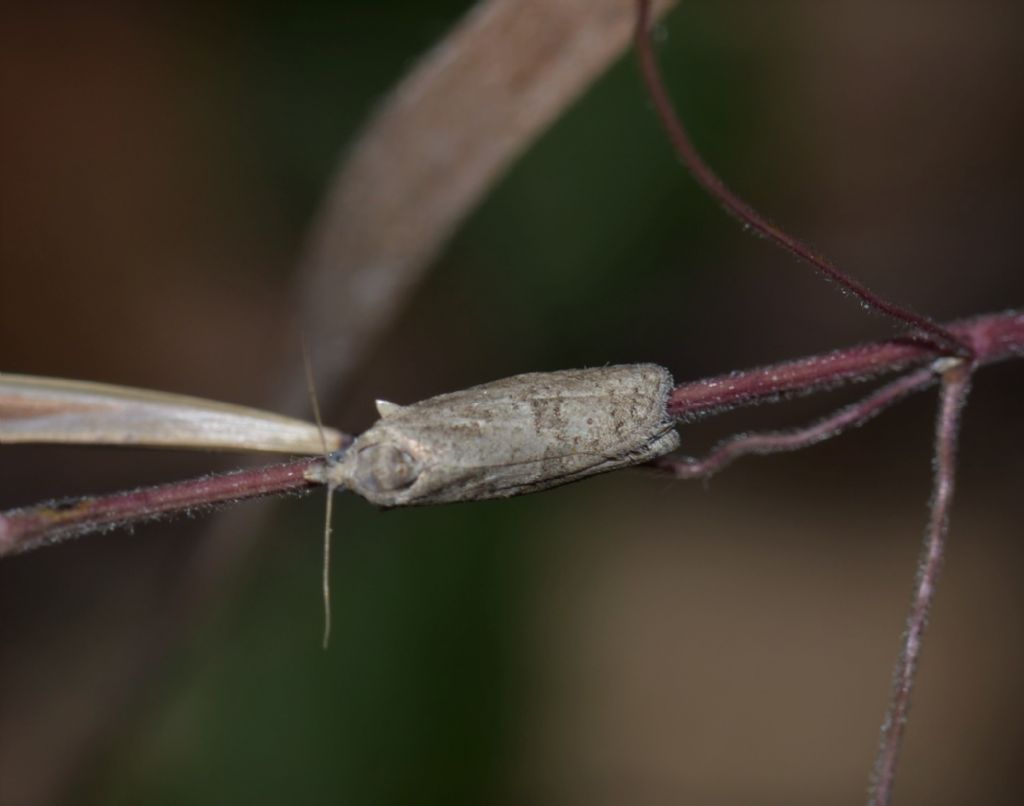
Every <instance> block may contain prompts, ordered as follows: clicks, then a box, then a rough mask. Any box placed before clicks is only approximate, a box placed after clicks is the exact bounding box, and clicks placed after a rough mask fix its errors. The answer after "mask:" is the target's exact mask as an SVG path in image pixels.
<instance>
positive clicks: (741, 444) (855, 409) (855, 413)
mask: <svg viewBox="0 0 1024 806" xmlns="http://www.w3.org/2000/svg"><path fill="white" fill-rule="evenodd" d="M935 381H936V374H935V371H934V370H933V369H931V367H926V368H924V369H918V370H915V371H914V372H911V373H909V374H907V375H904V376H903V377H901V378H899V379H898V380H895V381H893V382H892V383H888V384H886V385H885V386H883V387H882V388H881V389H878V390H877V391H875V392H874V393H872V394H870V395H868V396H867V397H866V398H864V399H863V400H858V401H857V402H856V403H851V404H850V405H849V406H844V407H843V408H841V409H839V410H838V411H837V412H835V413H833V414H830V415H828V416H827V417H824V418H822V419H820V420H818V421H817V422H815V423H812V424H811V425H809V426H805V427H803V428H796V429H792V430H789V431H766V432H761V433H753V434H737V435H736V436H733V437H730V438H729V439H726V440H725V441H723V442H721V443H719V444H718V445H716V446H715V447H714V448H713V449H712V450H711V452H710V453H709V454H708V455H707V456H705V457H704V458H702V459H697V458H694V457H683V458H679V457H673V456H664V457H662V458H660V459H656V460H654V461H653V462H652V463H651V466H652V467H654V468H656V469H658V470H663V471H667V472H669V473H672V474H673V475H674V476H675V477H676V478H677V479H694V478H707V477H708V476H711V475H713V474H715V473H717V472H718V471H719V470H721V469H722V468H724V467H725V466H726V465H728V464H729V463H731V462H732V461H733V460H735V459H738V458H740V457H741V456H749V455H751V454H768V453H782V452H784V451H797V450H800V449H801V448H807V447H810V446H811V445H815V444H817V443H818V442H823V441H824V440H826V439H831V438H832V437H834V436H838V435H839V434H841V433H842V432H843V431H846V430H847V429H849V428H854V427H856V426H860V425H863V424H864V423H866V422H867V421H868V420H870V419H872V418H874V417H876V416H877V415H879V414H881V413H882V412H883V411H884V410H885V409H887V408H888V407H889V406H891V405H893V404H894V403H897V402H899V401H900V400H902V399H903V398H905V397H907V396H908V395H910V394H912V393H914V392H919V391H921V390H922V389H926V388H927V387H929V386H931V385H932V384H933V383H935Z"/></svg>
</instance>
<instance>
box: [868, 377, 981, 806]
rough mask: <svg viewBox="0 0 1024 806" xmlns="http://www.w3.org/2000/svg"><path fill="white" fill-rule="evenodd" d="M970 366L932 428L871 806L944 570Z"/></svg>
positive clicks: (897, 735)
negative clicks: (919, 536) (916, 558)
mask: <svg viewBox="0 0 1024 806" xmlns="http://www.w3.org/2000/svg"><path fill="white" fill-rule="evenodd" d="M971 369H972V368H971V366H970V365H969V364H966V363H964V364H961V365H959V366H957V367H954V368H953V369H950V370H948V371H947V372H945V373H944V375H943V379H942V395H941V403H940V406H939V416H938V421H937V423H936V427H935V483H934V492H933V494H932V501H931V512H930V516H929V519H928V528H927V530H926V532H925V541H924V548H923V549H922V552H921V559H920V562H919V564H918V570H917V584H916V586H915V589H914V598H913V601H912V603H911V605H910V614H909V616H908V617H907V629H906V632H905V633H904V635H903V646H902V648H901V650H900V656H899V659H898V660H897V661H896V668H895V669H894V671H893V681H892V693H891V695H890V698H889V707H888V709H887V710H886V714H885V719H884V720H883V722H882V738H881V742H880V744H879V748H878V756H877V758H876V760H875V766H874V770H873V774H872V782H871V790H870V794H869V796H868V803H869V804H870V806H885V804H888V803H889V802H890V800H891V799H892V790H893V782H894V780H895V776H896V767H897V764H898V761H899V753H900V747H901V745H902V743H903V734H904V730H905V728H906V723H907V714H908V713H909V711H910V696H911V693H912V691H913V687H914V674H915V672H916V671H917V664H918V661H919V660H920V657H921V639H922V638H923V636H924V630H925V627H926V626H927V624H928V614H929V613H930V612H931V608H932V602H933V601H934V599H935V587H936V584H937V583H938V579H939V573H940V571H941V570H942V559H943V554H944V552H945V545H946V534H947V532H948V531H949V511H950V507H951V506H952V503H953V487H954V480H955V476H956V446H957V437H958V436H959V432H960V413H961V411H963V407H964V403H965V401H966V400H967V393H968V391H969V389H970V382H971Z"/></svg>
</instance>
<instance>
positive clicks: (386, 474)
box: [350, 441, 422, 504]
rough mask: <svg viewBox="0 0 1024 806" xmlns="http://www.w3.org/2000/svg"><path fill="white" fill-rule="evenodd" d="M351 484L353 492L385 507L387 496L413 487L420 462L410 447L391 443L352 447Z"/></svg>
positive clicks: (374, 443) (417, 476) (420, 466)
mask: <svg viewBox="0 0 1024 806" xmlns="http://www.w3.org/2000/svg"><path fill="white" fill-rule="evenodd" d="M353 450H354V456H352V457H351V459H350V461H352V463H353V464H352V470H351V484H352V486H353V488H354V489H355V491H356V492H358V493H359V494H361V495H364V496H366V497H367V498H369V499H370V500H371V501H376V502H377V503H383V504H387V503H388V500H387V499H388V497H389V496H390V495H391V494H394V493H399V492H401V491H402V490H405V489H407V488H409V487H411V486H412V485H413V484H415V483H416V479H418V478H419V475H420V472H421V470H422V462H420V460H419V459H418V458H417V457H416V455H415V451H414V450H413V447H412V446H408V445H405V446H403V445H402V444H399V443H395V442H390V441H387V442H384V441H382V442H371V443H369V444H366V445H362V446H360V445H358V444H357V445H355V446H353Z"/></svg>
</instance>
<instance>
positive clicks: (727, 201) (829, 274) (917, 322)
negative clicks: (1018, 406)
mask: <svg viewBox="0 0 1024 806" xmlns="http://www.w3.org/2000/svg"><path fill="white" fill-rule="evenodd" d="M650 18H651V3H650V0H637V25H636V36H635V42H636V51H637V57H638V60H639V63H640V72H641V75H642V76H643V80H644V83H645V84H646V86H647V91H648V93H649V94H650V96H651V100H652V102H653V104H654V108H655V110H656V111H657V114H658V117H659V118H660V119H661V123H662V125H663V126H664V128H665V131H666V133H667V134H668V138H669V140H670V141H671V143H672V146H673V148H674V149H675V150H676V153H677V154H678V155H679V158H680V159H681V160H682V161H683V164H684V165H685V166H686V167H687V169H688V170H689V171H690V173H691V174H692V175H693V178H694V179H696V180H697V182H698V184H700V186H701V187H703V188H704V190H706V191H707V192H708V193H709V194H710V195H711V197H712V198H714V199H717V200H718V202H719V204H721V205H722V206H723V207H724V208H725V209H726V210H727V211H728V212H729V213H731V214H732V215H733V216H735V217H736V218H738V219H739V220H740V222H742V223H743V224H745V225H746V226H748V227H750V228H751V229H752V230H754V231H755V232H758V233H760V234H761V235H763V236H765V237H766V238H769V239H770V240H772V241H774V242H775V243H776V244H778V245H779V246H781V247H782V248H783V249H785V250H786V251H788V252H790V253H791V254H793V255H796V256H797V257H798V258H800V259H801V260H803V261H805V262H807V263H809V264H810V265H811V267H812V268H814V269H815V270H816V271H817V272H819V273H820V274H822V275H824V276H825V277H826V278H828V279H829V280H830V281H832V282H833V283H835V284H836V285H838V286H839V287H840V288H843V289H845V290H846V291H848V292H850V293H851V294H853V295H854V296H855V297H857V299H859V300H860V301H861V302H863V303H864V304H865V305H867V306H869V307H871V308H874V309H875V310H876V311H880V312H881V313H883V314H885V315H886V316H889V317H891V318H892V319H895V320H896V321H898V322H901V323H903V324H904V325H908V326H909V327H911V328H914V329H915V330H918V331H921V332H922V334H926V335H924V338H925V340H926V341H927V342H928V343H929V344H930V345H931V346H932V348H933V351H936V352H938V353H940V354H953V355H959V356H963V357H967V358H970V357H972V353H971V347H970V345H969V344H967V343H966V342H964V341H963V340H962V339H960V338H958V337H957V335H956V334H955V333H952V332H950V331H949V330H947V329H946V328H944V327H942V326H941V325H940V324H938V323H937V322H934V321H932V320H931V319H929V318H928V317H927V316H922V315H921V314H918V313H914V312H913V311H911V310H909V309H907V308H904V307H902V306H900V305H896V304H894V303H892V302H889V301H888V300H886V299H884V298H883V297H881V296H879V295H878V294H876V293H874V292H873V291H871V290H870V289H868V288H867V287H866V286H865V285H863V284H862V283H861V282H859V281H858V280H855V279H854V278H853V277H851V276H850V275H848V274H847V273H846V272H844V271H843V270H842V269H840V268H839V267H838V266H836V265H835V264H834V263H833V262H832V261H830V260H829V259H828V258H826V257H825V256H824V255H822V254H820V253H819V252H817V251H815V250H814V249H812V248H811V247H810V246H808V245H807V244H806V243H804V242H803V241H801V240H800V239H798V238H794V237H793V236H792V235H790V234H789V233H787V232H785V231H783V230H782V229H780V228H779V227H777V226H775V225H774V224H772V223H771V222H770V221H768V219H766V218H765V217H764V216H762V215H761V214H760V213H758V212H757V211H756V210H755V209H754V208H753V207H751V206H750V205H749V204H747V203H746V202H745V201H743V199H741V198H740V197H739V196H737V195H736V194H735V193H733V192H732V191H731V190H730V189H729V188H728V186H726V184H725V182H723V181H722V180H721V178H719V176H718V175H717V174H716V173H715V172H714V170H712V168H711V166H709V165H708V164H707V163H706V162H705V161H704V159H703V158H702V157H701V156H700V153H699V152H698V151H697V148H696V146H694V144H693V141H692V140H691V139H690V135H689V133H688V132H687V131H686V127H685V126H684V125H683V122H682V120H681V119H680V118H679V116H678V115H677V114H676V111H675V107H674V106H673V104H672V100H671V98H670V97H669V94H668V91H667V90H666V88H665V83H664V81H663V80H662V77H661V71H660V70H659V69H658V63H657V61H656V60H655V58H654V48H653V46H652V44H651V37H650V31H649V29H650Z"/></svg>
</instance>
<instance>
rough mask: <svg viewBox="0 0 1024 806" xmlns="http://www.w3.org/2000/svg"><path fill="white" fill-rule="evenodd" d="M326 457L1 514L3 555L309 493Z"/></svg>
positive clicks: (49, 503) (0, 538)
mask: <svg viewBox="0 0 1024 806" xmlns="http://www.w3.org/2000/svg"><path fill="white" fill-rule="evenodd" d="M322 461H323V459H322V458H317V459H300V460H296V461H292V462H285V463H283V464H277V465H270V466H268V467H259V468H254V469H251V470H239V471H235V472H233V473H220V474H212V475H209V476H202V477H200V478H197V479H190V480H188V481H180V482H173V483H170V484H161V485H158V486H155V487H143V488H140V489H137V490H129V491H127V492H121V493H114V494H112V495H103V496H86V497H82V498H75V499H68V500H64V501H49V502H45V503H42V504H37V505H35V506H31V507H22V508H20V509H11V510H8V511H7V512H4V513H0V557H2V556H4V555H5V554H17V553H20V552H23V551H28V550H30V549H34V548H38V547H39V546H43V545H47V544H49V543H54V542H56V541H59V540H63V539H65V538H69V537H78V536H80V535H84V534H89V533H90V532H102V531H107V530H109V529H113V528H118V527H122V526H131V525H132V524H136V523H141V522H143V521H148V520H155V519H157V518H160V517H162V516H166V515H171V514H182V513H190V512H194V511H196V510H200V509H208V508H210V507H214V506H218V505H224V504H229V503H234V502H237V501H245V500H248V499H250V498H260V497H262V496H267V495H281V494H285V493H300V494H301V493H304V492H307V491H309V490H310V489H313V488H315V487H317V486H319V485H318V483H317V482H312V481H309V480H307V479H306V478H305V477H304V475H303V474H304V473H305V472H306V471H307V470H308V469H309V467H310V466H311V465H314V464H316V463H318V462H322Z"/></svg>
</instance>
